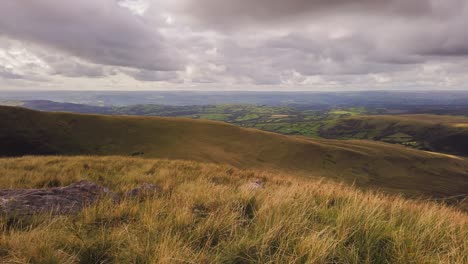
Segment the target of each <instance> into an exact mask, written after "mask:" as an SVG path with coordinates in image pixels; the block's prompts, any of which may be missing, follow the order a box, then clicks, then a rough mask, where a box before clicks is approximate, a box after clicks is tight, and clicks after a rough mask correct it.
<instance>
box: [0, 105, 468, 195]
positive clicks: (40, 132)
mask: <svg viewBox="0 0 468 264" xmlns="http://www.w3.org/2000/svg"><path fill="white" fill-rule="evenodd" d="M0 142H1V144H2V148H1V149H0V155H1V156H19V155H44V154H47V155H49V154H53V155H123V156H129V155H132V154H139V155H143V156H144V157H151V158H167V159H183V160H194V161H202V162H213V163H220V164H229V165H232V166H235V167H238V168H256V169H262V170H270V171H272V170H277V171H283V172H288V173H290V174H296V175H304V176H316V177H327V178H333V179H338V180H343V181H346V182H348V183H355V184H356V185H358V186H362V187H368V186H372V187H378V188H382V189H385V190H390V191H396V192H401V193H405V194H408V195H431V196H436V197H445V196H452V195H460V194H465V192H466V190H467V189H468V173H467V172H468V161H467V160H466V159H464V158H460V157H455V156H448V155H442V154H435V153H429V152H423V151H418V150H413V149H409V148H405V147H401V146H397V145H391V144H384V143H378V142H371V141H336V140H312V139H306V138H297V137H288V136H283V135H278V134H273V133H267V132H262V131H258V130H252V129H243V128H239V127H236V126H233V125H229V124H225V123H220V122H211V121H197V120H190V119H178V118H156V117H128V116H98V115H79V114H68V113H46V112H37V111H32V110H26V109H21V108H12V107H0Z"/></svg>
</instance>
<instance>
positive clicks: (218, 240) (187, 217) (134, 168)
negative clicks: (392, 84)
mask: <svg viewBox="0 0 468 264" xmlns="http://www.w3.org/2000/svg"><path fill="white" fill-rule="evenodd" d="M83 179H84V180H89V181H92V182H95V183H97V184H99V185H102V186H105V187H107V188H109V189H110V190H111V191H114V192H116V193H118V194H121V193H125V192H127V191H129V190H131V189H132V188H135V187H137V186H139V185H141V184H142V183H149V184H154V185H156V186H160V188H161V190H160V191H159V192H157V193H156V194H155V195H153V196H149V197H140V199H125V200H122V201H121V202H120V203H115V202H112V200H102V201H101V202H99V203H98V204H95V205H93V206H90V207H88V208H85V209H83V210H82V211H80V212H79V213H78V214H77V215H62V216H60V217H57V216H51V215H35V216H32V217H31V216H30V217H28V218H26V219H22V218H14V217H10V218H9V217H5V216H1V215H0V262H1V263H356V264H357V263H467V261H468V259H467V254H466V253H467V252H468V244H467V243H466V242H467V238H468V228H466V227H467V224H468V216H467V215H466V214H465V213H462V212H459V211H457V210H453V209H450V208H446V207H442V206H439V205H436V204H433V203H429V202H421V201H419V202H418V201H408V200H404V199H402V198H399V197H390V196H385V195H382V194H379V193H370V192H362V191H358V190H356V189H354V188H352V187H349V186H344V185H340V184H333V183H326V182H323V181H313V180H310V179H304V178H300V177H292V176H288V175H285V174H280V175H278V174H269V173H265V172H263V171H244V170H237V169H234V168H232V167H230V166H225V165H213V164H200V163H196V162H191V161H167V160H152V159H138V158H123V157H24V158H15V159H0V189H3V188H44V187H50V186H66V185H68V184H71V183H74V182H77V181H79V180H83ZM258 181H260V182H261V183H262V184H261V187H258V188H253V187H252V185H251V184H252V183H253V182H258ZM0 209H1V207H0ZM0 211H1V210H0Z"/></svg>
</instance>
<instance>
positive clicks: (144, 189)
mask: <svg viewBox="0 0 468 264" xmlns="http://www.w3.org/2000/svg"><path fill="white" fill-rule="evenodd" d="M161 192H162V188H161V187H159V186H157V185H154V184H149V183H144V184H142V185H141V186H140V187H137V188H135V189H132V190H130V191H128V192H127V193H126V194H125V196H126V197H130V198H146V197H149V196H152V195H155V194H157V193H161Z"/></svg>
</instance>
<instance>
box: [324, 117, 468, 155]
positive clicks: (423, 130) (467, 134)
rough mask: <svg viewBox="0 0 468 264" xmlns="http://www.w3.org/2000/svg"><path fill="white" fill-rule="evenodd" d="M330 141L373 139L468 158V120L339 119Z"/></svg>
mask: <svg viewBox="0 0 468 264" xmlns="http://www.w3.org/2000/svg"><path fill="white" fill-rule="evenodd" d="M321 136H323V137H327V138H353V139H371V140H378V141H385V142H389V143H399V144H402V145H407V146H410V147H415V148H420V149H423V150H430V151H437V152H444V153H449V154H457V155H463V156H468V118H465V117H456V116H443V115H375V116H355V117H351V118H346V119H342V120H338V121H337V122H336V123H335V124H334V125H333V126H331V127H328V128H326V129H324V130H322V131H321Z"/></svg>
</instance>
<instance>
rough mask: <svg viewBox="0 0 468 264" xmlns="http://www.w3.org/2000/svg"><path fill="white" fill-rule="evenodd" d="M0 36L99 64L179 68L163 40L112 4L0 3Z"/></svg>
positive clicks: (88, 0)
mask: <svg viewBox="0 0 468 264" xmlns="http://www.w3.org/2000/svg"><path fill="white" fill-rule="evenodd" d="M0 35H5V36H8V37H10V38H14V39H18V40H22V41H26V42H33V43H38V44H41V45H44V46H47V47H52V48H55V49H58V50H61V51H65V52H67V53H69V54H72V55H74V56H77V57H80V58H83V59H86V60H88V61H90V62H93V63H97V64H103V65H115V66H125V67H133V68H141V69H147V70H158V71H170V70H176V69H179V68H180V67H181V64H180V61H179V59H180V58H178V56H177V52H176V51H175V50H173V49H171V48H170V47H169V46H168V45H167V43H166V42H165V40H164V39H163V37H162V36H161V35H160V34H159V33H158V32H157V31H156V30H155V29H154V28H152V27H150V26H149V25H147V24H146V23H145V21H144V20H143V19H142V18H141V17H138V16H135V15H133V14H132V13H131V12H130V11H129V10H128V9H126V8H123V7H120V6H119V5H118V4H117V2H116V1H115V0H99V1H96V0H80V1H62V0H35V1H26V0H25V1H15V0H5V1H0Z"/></svg>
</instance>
